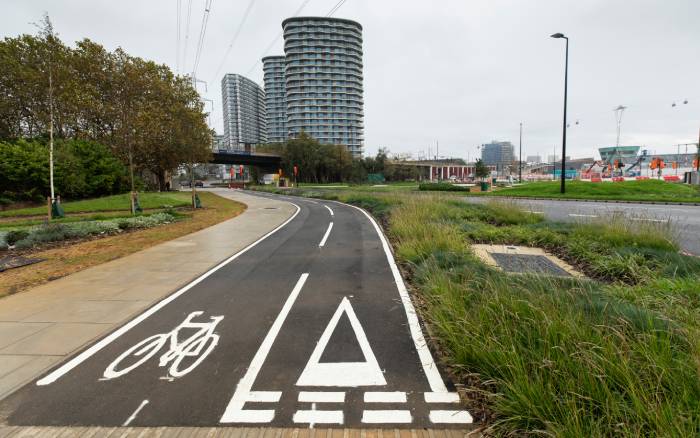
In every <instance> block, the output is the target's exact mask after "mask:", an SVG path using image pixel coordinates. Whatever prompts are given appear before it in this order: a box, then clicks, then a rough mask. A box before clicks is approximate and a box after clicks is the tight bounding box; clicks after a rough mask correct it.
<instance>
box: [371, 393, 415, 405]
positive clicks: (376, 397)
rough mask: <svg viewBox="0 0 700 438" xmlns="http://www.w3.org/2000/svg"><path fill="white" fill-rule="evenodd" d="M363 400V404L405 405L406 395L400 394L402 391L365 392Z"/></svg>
mask: <svg viewBox="0 0 700 438" xmlns="http://www.w3.org/2000/svg"><path fill="white" fill-rule="evenodd" d="M364 400H365V403H406V393H405V392H402V391H395V392H382V391H373V392H365V395H364Z"/></svg>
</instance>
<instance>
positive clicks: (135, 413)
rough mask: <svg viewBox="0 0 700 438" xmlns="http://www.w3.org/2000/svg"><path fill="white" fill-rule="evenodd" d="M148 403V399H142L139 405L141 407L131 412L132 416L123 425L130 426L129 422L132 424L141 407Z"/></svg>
mask: <svg viewBox="0 0 700 438" xmlns="http://www.w3.org/2000/svg"><path fill="white" fill-rule="evenodd" d="M147 404H148V400H144V401H142V402H141V404H140V405H139V407H138V408H136V410H135V411H134V413H133V414H131V416H130V417H129V418H127V419H126V421H125V422H124V424H122V427H126V426H128V425H129V424H131V422H132V421H134V419H136V416H137V415H138V414H139V412H141V409H143V408H144V406H146V405H147Z"/></svg>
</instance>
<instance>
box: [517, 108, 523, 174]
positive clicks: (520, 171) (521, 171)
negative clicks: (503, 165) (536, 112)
mask: <svg viewBox="0 0 700 438" xmlns="http://www.w3.org/2000/svg"><path fill="white" fill-rule="evenodd" d="M518 182H519V183H521V184H522V182H523V122H520V153H519V157H518Z"/></svg>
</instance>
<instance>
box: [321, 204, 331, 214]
mask: <svg viewBox="0 0 700 438" xmlns="http://www.w3.org/2000/svg"><path fill="white" fill-rule="evenodd" d="M323 206H324V207H326V208H327V209H328V212H329V213H330V214H331V216H333V210H331V208H330V207H329V206H327V205H325V204H324V205H323Z"/></svg>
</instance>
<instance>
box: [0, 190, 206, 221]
mask: <svg viewBox="0 0 700 438" xmlns="http://www.w3.org/2000/svg"><path fill="white" fill-rule="evenodd" d="M191 199H192V198H191V195H190V193H187V192H161V193H158V192H144V193H139V203H140V205H141V208H143V209H160V208H164V206H170V207H184V206H188V205H191V202H192V201H191ZM61 205H62V206H63V210H64V211H65V213H66V214H70V213H82V212H92V213H94V212H107V211H129V210H130V209H131V201H130V200H129V194H128V193H123V194H121V195H113V196H105V197H103V198H95V199H84V200H81V201H71V202H63V203H62V204H61ZM45 214H46V206H40V207H30V208H19V209H13V210H4V211H0V217H20V216H38V215H45Z"/></svg>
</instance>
